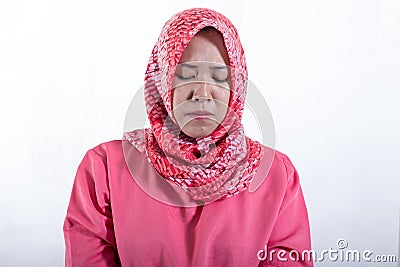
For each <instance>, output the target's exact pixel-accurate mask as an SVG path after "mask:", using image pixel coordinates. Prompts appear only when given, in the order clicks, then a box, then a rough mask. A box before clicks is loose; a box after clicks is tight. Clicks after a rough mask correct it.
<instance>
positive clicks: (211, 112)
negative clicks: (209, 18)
mask: <svg viewBox="0 0 400 267" xmlns="http://www.w3.org/2000/svg"><path fill="white" fill-rule="evenodd" d="M228 65H229V58H228V53H227V51H226V47H225V44H224V41H223V39H222V35H221V34H220V33H219V32H218V31H217V30H209V31H204V32H203V31H201V32H199V33H198V34H196V35H195V36H194V37H193V38H192V39H191V40H190V42H189V45H188V46H187V48H186V49H185V51H184V52H183V54H182V57H181V59H180V61H179V65H178V66H177V68H176V71H175V75H174V81H173V88H174V89H173V101H172V108H173V114H174V117H175V120H176V121H177V123H178V125H179V127H180V128H181V130H182V131H183V132H184V133H185V134H186V135H188V136H191V137H194V138H201V137H205V136H207V135H209V134H211V133H212V132H213V131H214V130H215V129H216V128H217V127H218V125H219V124H220V123H221V122H222V121H223V120H224V118H225V115H226V113H227V110H228V104H229V98H230V88H231V78H230V69H229V67H228Z"/></svg>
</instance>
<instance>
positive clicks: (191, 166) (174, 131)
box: [123, 8, 263, 202]
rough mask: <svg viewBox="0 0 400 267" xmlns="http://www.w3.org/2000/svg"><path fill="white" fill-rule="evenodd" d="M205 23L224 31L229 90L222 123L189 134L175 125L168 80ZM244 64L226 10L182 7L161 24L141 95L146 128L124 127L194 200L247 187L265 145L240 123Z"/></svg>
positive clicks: (163, 174)
mask: <svg viewBox="0 0 400 267" xmlns="http://www.w3.org/2000/svg"><path fill="white" fill-rule="evenodd" d="M205 27H213V28H215V29H216V30H217V31H219V32H220V33H221V34H222V37H223V40H224V43H225V46H226V49H227V52H228V57H229V68H230V71H231V73H230V77H231V96H230V100H229V106H228V111H227V114H226V116H225V118H224V120H223V121H222V123H221V124H220V125H219V126H218V127H217V128H216V129H215V130H214V131H213V132H212V133H211V134H210V135H208V136H206V137H202V138H193V137H190V136H187V135H185V134H184V133H183V132H182V131H181V129H180V128H179V126H178V124H177V122H176V121H175V119H174V116H173V110H172V92H173V90H172V86H173V84H172V83H173V77H174V74H175V69H176V67H177V65H178V63H179V60H180V57H181V56H182V53H183V52H184V50H185V48H186V47H187V46H188V44H189V42H190V40H191V39H192V38H193V36H194V35H195V34H196V33H198V32H199V31H200V30H202V29H204V28H205ZM247 77H248V76H247V65H246V60H245V55H244V51H243V48H242V45H241V43H240V39H239V36H238V33H237V30H236V28H235V27H234V25H233V24H232V23H231V22H230V20H229V19H228V18H226V17H225V16H224V15H222V14H220V13H218V12H216V11H213V10H210V9H206V8H193V9H188V10H184V11H182V12H180V13H177V14H175V15H174V16H172V17H171V18H170V19H169V20H168V21H167V22H166V23H165V25H164V27H163V28H162V31H161V34H160V36H159V38H158V40H157V42H156V44H155V46H154V48H153V50H152V53H151V56H150V59H149V62H148V65H147V70H146V73H145V85H144V99H145V105H146V112H147V115H148V119H149V122H150V128H146V129H142V130H133V131H128V132H125V133H124V136H123V140H128V141H129V142H130V143H131V144H132V145H133V146H134V147H135V148H136V149H137V150H139V151H140V152H143V153H145V155H146V157H147V159H148V161H149V162H150V163H151V164H152V166H153V167H154V168H155V169H156V171H157V172H158V173H159V174H160V175H161V177H163V178H164V179H165V180H167V181H168V182H171V183H173V184H175V185H177V186H179V187H180V188H181V189H182V190H183V191H184V192H186V193H187V194H189V195H190V197H191V198H193V199H194V200H200V201H204V202H212V201H216V200H222V199H225V198H229V197H232V196H234V195H236V194H238V193H240V192H242V191H244V190H246V189H247V188H248V187H249V184H250V182H251V181H252V179H253V177H254V176H255V174H256V171H257V168H258V166H259V164H260V159H261V158H262V154H263V146H262V145H261V144H260V143H258V142H256V141H253V140H251V139H250V138H248V137H246V136H245V133H244V128H243V125H242V123H241V119H242V115H243V110H244V104H245V95H246V90H247Z"/></svg>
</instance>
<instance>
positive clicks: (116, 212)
mask: <svg viewBox="0 0 400 267" xmlns="http://www.w3.org/2000/svg"><path fill="white" fill-rule="evenodd" d="M122 142H127V141H121V140H118V141H111V142H107V143H103V144H101V145H98V146H96V147H95V148H93V149H90V150H89V151H88V152H87V153H86V155H85V157H84V158H83V160H82V162H81V164H80V166H79V168H78V170H77V173H76V177H75V182H74V185H73V188H72V194H71V199H70V203H69V206H68V211H67V216H66V218H65V221H64V228H63V229H64V237H65V245H66V251H65V253H66V254H65V255H66V261H65V263H66V264H65V265H66V267H80V266H96V267H105V266H107V267H112V266H124V267H136V266H137V267H154V266H163V267H169V266H171V267H226V266H235V267H236V266H237V267H256V266H289V267H297V266H313V262H312V261H296V262H293V261H281V260H279V259H278V258H272V259H268V258H267V259H266V260H259V259H258V253H259V251H260V250H264V248H265V247H267V250H268V251H269V252H270V251H273V250H284V251H287V252H289V251H292V250H296V251H298V252H302V251H304V250H309V249H310V232H309V224H308V217H307V210H306V206H305V203H304V198H303V194H302V190H301V187H300V182H299V176H298V174H297V172H296V170H295V168H294V167H293V164H292V162H291V161H290V160H289V158H288V157H287V156H286V155H284V154H282V153H280V152H279V151H276V153H275V157H274V159H273V163H272V166H271V169H270V171H269V173H268V175H267V177H266V178H265V179H264V182H263V183H262V184H261V186H260V187H259V189H258V190H257V191H254V192H253V193H250V192H249V190H246V191H244V192H241V193H240V194H237V195H236V196H234V197H231V198H228V199H224V200H218V201H214V202H212V203H209V204H207V205H202V206H196V207H192V208H184V207H176V206H171V205H167V204H165V203H162V202H160V201H157V200H155V199H154V198H152V197H151V196H149V195H148V194H146V193H145V192H144V191H143V190H142V189H141V188H140V187H139V185H138V184H137V183H136V182H135V180H136V179H132V176H131V173H130V171H129V170H128V168H127V166H126V163H125V158H124V154H123V151H122ZM128 145H129V146H128V147H130V149H131V151H130V154H131V155H132V157H134V158H135V159H136V165H135V168H136V170H137V173H136V175H137V176H138V177H142V178H143V179H144V180H146V181H147V182H148V183H149V184H151V185H152V186H154V187H157V186H159V181H164V182H165V180H163V179H160V178H159V174H158V173H157V172H156V171H155V170H154V168H153V166H152V165H151V164H150V163H149V162H147V159H146V157H145V155H144V154H142V153H140V152H139V151H137V150H136V149H135V148H134V147H133V146H132V145H130V144H128ZM264 149H265V150H267V149H268V148H264ZM263 164H264V158H263V159H262V160H261V164H260V166H261V167H262V166H263ZM258 175H260V172H258V173H257V174H256V176H258ZM256 178H257V177H256ZM167 184H169V183H167ZM274 255H276V253H275V254H274Z"/></svg>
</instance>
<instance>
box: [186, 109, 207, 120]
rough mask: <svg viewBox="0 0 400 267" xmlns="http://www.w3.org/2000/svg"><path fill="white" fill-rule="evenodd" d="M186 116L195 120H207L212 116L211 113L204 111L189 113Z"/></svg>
mask: <svg viewBox="0 0 400 267" xmlns="http://www.w3.org/2000/svg"><path fill="white" fill-rule="evenodd" d="M187 114H188V115H190V116H192V117H193V118H195V119H207V118H210V117H212V116H214V114H213V113H211V112H209V111H205V110H197V111H193V112H189V113H187Z"/></svg>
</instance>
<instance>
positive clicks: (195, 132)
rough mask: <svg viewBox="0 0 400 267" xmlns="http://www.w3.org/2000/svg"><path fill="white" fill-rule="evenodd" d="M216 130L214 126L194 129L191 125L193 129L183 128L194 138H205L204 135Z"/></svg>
mask: <svg viewBox="0 0 400 267" xmlns="http://www.w3.org/2000/svg"><path fill="white" fill-rule="evenodd" d="M214 130H215V128H212V129H210V128H207V129H206V128H203V127H200V128H197V129H193V128H192V127H191V129H183V132H184V133H185V134H186V135H188V136H190V137H193V138H203V137H206V136H208V135H210V134H211V133H212V132H213V131H214Z"/></svg>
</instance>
